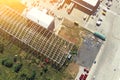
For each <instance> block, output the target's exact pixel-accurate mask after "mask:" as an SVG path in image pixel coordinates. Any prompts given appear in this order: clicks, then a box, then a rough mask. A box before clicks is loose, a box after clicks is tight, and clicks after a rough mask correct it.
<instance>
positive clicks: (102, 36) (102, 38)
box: [93, 32, 106, 41]
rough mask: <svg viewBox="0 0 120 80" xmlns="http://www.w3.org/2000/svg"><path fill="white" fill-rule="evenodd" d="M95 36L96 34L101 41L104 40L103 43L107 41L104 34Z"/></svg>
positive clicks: (97, 33) (95, 33) (96, 33)
mask: <svg viewBox="0 0 120 80" xmlns="http://www.w3.org/2000/svg"><path fill="white" fill-rule="evenodd" d="M93 34H94V36H96V37H98V38H100V39H101V40H103V41H105V40H106V37H105V35H103V34H101V33H99V32H94V33H93Z"/></svg>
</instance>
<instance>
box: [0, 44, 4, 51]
mask: <svg viewBox="0 0 120 80" xmlns="http://www.w3.org/2000/svg"><path fill="white" fill-rule="evenodd" d="M3 51H4V44H0V53H3Z"/></svg>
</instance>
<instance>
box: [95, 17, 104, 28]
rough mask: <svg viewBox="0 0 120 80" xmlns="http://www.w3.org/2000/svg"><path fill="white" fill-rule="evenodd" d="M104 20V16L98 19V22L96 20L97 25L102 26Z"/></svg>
mask: <svg viewBox="0 0 120 80" xmlns="http://www.w3.org/2000/svg"><path fill="white" fill-rule="evenodd" d="M102 21H103V19H102V18H99V19H98V20H97V22H96V25H97V26H100V25H101V23H102Z"/></svg>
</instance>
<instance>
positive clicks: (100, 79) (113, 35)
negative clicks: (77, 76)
mask: <svg viewBox="0 0 120 80" xmlns="http://www.w3.org/2000/svg"><path fill="white" fill-rule="evenodd" d="M116 3H117V2H116V0H114V1H113V6H112V7H111V10H108V13H107V16H106V18H105V22H103V25H104V27H105V28H103V29H104V30H105V29H106V27H108V30H107V31H108V33H107V32H106V35H107V41H106V42H105V44H104V45H103V46H104V47H103V49H101V51H100V53H99V54H98V56H97V58H96V62H97V64H94V65H93V66H92V68H91V71H90V73H89V76H88V78H87V80H120V31H119V30H120V26H119V24H120V15H119V11H118V8H116V5H120V2H119V4H118V3H117V4H116ZM115 4H116V5H115ZM118 7H119V6H118ZM102 8H104V7H102Z"/></svg>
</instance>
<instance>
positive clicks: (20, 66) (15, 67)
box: [14, 63, 22, 73]
mask: <svg viewBox="0 0 120 80" xmlns="http://www.w3.org/2000/svg"><path fill="white" fill-rule="evenodd" d="M21 68H22V64H21V63H18V64H16V65H15V66H14V71H15V72H16V73H18V72H19V71H20V69H21Z"/></svg>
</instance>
